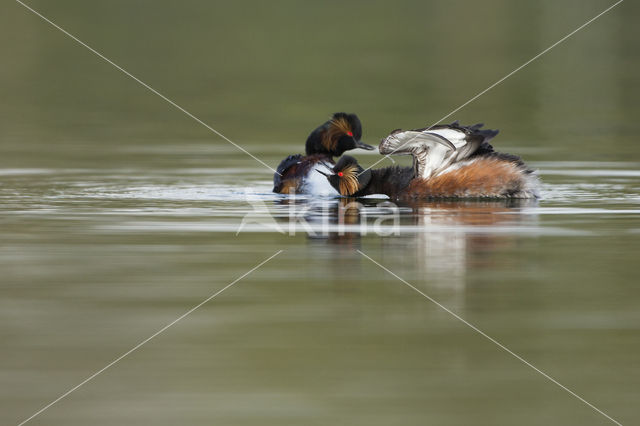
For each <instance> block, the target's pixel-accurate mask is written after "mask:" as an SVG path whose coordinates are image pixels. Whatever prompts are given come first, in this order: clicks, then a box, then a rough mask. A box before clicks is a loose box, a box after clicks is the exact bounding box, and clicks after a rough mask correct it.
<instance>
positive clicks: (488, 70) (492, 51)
mask: <svg viewBox="0 0 640 426" xmlns="http://www.w3.org/2000/svg"><path fill="white" fill-rule="evenodd" d="M29 4H30V5H32V6H33V7H34V8H36V9H37V10H39V11H40V12H41V13H43V14H44V15H45V16H47V17H49V18H50V19H51V20H53V21H54V22H56V23H57V24H58V25H60V26H61V27H63V28H66V29H67V30H68V31H70V32H71V33H72V34H75V35H76V36H77V37H79V38H80V39H81V40H83V41H84V42H86V43H87V44H89V45H90V46H92V47H93V48H95V49H96V50H98V51H100V52H102V53H103V54H104V55H106V56H107V57H108V58H110V59H112V60H113V61H114V62H115V63H117V64H119V65H120V66H122V67H124V68H125V69H127V70H128V71H129V72H131V73H132V74H134V75H135V76H137V77H139V78H140V79H142V80H143V81H144V82H146V83H147V84H149V85H151V86H152V87H154V88H156V89H157V90H159V91H160V92H161V93H163V94H165V95H166V96H167V97H169V98H170V99H172V100H174V101H175V102H177V103H178V104H179V105H182V106H183V107H185V108H186V109H187V110H189V111H190V112H192V113H193V114H195V115H196V116H198V117H199V118H201V119H202V120H204V121H205V122H206V123H208V124H210V125H212V126H213V127H214V128H216V129H217V130H219V131H220V132H222V133H223V134H225V135H227V136H228V137H229V138H231V139H232V140H234V141H236V142H238V143H240V144H241V145H243V146H246V147H247V148H249V149H250V150H251V152H254V153H256V155H259V156H260V157H261V158H262V157H266V158H267V159H269V160H272V161H274V162H277V161H278V159H279V157H278V155H282V154H286V153H290V151H292V150H293V151H296V150H300V146H301V142H303V141H304V139H305V138H306V136H307V134H308V133H309V131H310V130H311V129H312V128H313V127H315V126H316V125H317V124H319V123H320V122H322V121H323V120H324V119H325V118H326V117H327V116H328V115H329V114H330V113H332V112H334V111H339V110H345V111H354V112H357V113H358V114H359V115H360V117H361V118H362V121H363V123H364V129H365V131H364V135H365V138H366V139H367V140H370V141H372V142H374V143H376V142H377V141H378V140H379V139H380V138H381V137H383V136H385V135H386V134H387V133H388V132H389V131H390V130H392V129H394V128H415V127H418V126H423V125H427V124H432V123H434V122H435V121H437V120H439V119H440V118H442V117H443V116H444V115H445V114H447V113H449V112H450V111H451V110H453V109H454V108H456V107H458V106H459V105H461V104H462V103H464V102H466V101H467V100H468V99H469V98H471V97H472V96H473V95H475V94H476V93H478V92H480V91H481V90H483V89H485V88H486V87H488V86H489V85H490V84H492V83H494V82H495V81H497V80H498V79H499V78H501V77H503V76H504V75H506V74H507V73H508V72H510V71H511V70H513V69H515V68H516V67H518V66H519V65H521V64H522V63H524V62H525V61H527V60H529V59H530V58H532V57H533V56H534V55H536V54H537V53H539V52H540V51H542V50H543V49H545V48H546V47H548V46H550V45H551V44H552V43H554V42H556V41H557V40H559V39H560V38H561V37H563V36H564V35H566V34H568V33H569V32H570V31H572V30H573V29H575V28H577V27H578V26H580V25H582V24H583V23H584V22H586V21H587V20H588V19H590V18H592V17H593V16H595V15H596V14H597V13H599V12H600V11H602V10H604V9H605V8H606V7H607V6H608V5H610V4H612V3H610V2H606V1H568V2H556V1H484V2H473V1H460V0H454V1H428V2H427V1H425V2H421V1H398V2H394V3H393V4H391V3H389V2H383V1H366V2H365V1H362V2H359V1H348V2H344V1H336V2H332V1H328V2H296V1H291V2H283V1H276V2H254V1H237V2H205V1H188V2H169V1H109V2H86V1H57V2H38V1H34V2H31V3H29ZM3 9H4V11H3V13H2V14H1V17H0V25H1V26H2V28H3V37H2V39H1V40H0V55H2V58H3V61H2V66H1V67H0V73H1V76H0V77H1V78H0V96H1V97H2V99H3V102H2V105H1V106H0V108H2V109H1V110H0V120H2V121H1V122H0V132H1V133H0V135H1V137H2V140H1V143H2V148H3V155H2V158H1V159H0V161H2V164H3V165H21V166H40V165H45V164H51V163H53V162H60V163H64V164H82V165H87V163H88V162H90V163H91V164H105V162H104V160H105V157H108V158H109V160H110V161H111V160H113V161H117V162H118V163H119V164H125V165H126V164H130V165H135V166H144V165H145V164H148V161H149V159H148V158H147V157H146V156H144V155H142V158H141V156H140V155H132V152H131V150H130V149H129V148H130V147H132V146H134V147H135V146H138V147H144V146H148V145H153V146H158V145H162V144H168V143H169V144H172V143H173V142H174V141H175V140H176V139H179V140H181V141H183V142H184V143H185V144H191V145H193V144H196V145H206V147H208V148H209V149H214V147H215V149H220V150H224V151H225V152H226V151H227V150H232V147H230V146H229V145H228V144H227V143H226V142H224V141H223V140H221V139H220V138H219V137H217V136H215V135H213V134H211V133H210V132H209V131H208V130H207V129H205V128H203V127H201V126H199V125H198V124H196V123H194V122H192V121H191V120H190V119H189V118H187V117H186V116H184V115H183V114H181V113H179V112H178V111H176V110H175V109H173V107H171V106H170V105H168V104H167V103H166V102H164V101H163V100H162V99H160V98H158V97H156V96H154V95H152V94H151V93H146V89H144V88H142V87H140V86H139V85H138V84H137V83H136V82H134V81H133V80H131V79H130V78H128V77H126V76H125V75H123V74H122V73H120V72H119V71H118V70H116V69H115V68H114V67H112V66H110V65H108V64H107V63H105V62H104V61H102V60H101V59H99V58H98V57H96V56H95V55H93V54H92V53H91V52H89V51H88V50H86V49H85V48H83V47H80V46H79V45H78V44H77V43H75V42H74V41H72V40H71V39H69V38H68V37H66V36H64V35H63V34H62V33H60V32H58V31H57V30H55V29H54V28H52V27H51V26H50V25H49V24H46V23H45V22H44V21H42V20H41V19H40V18H38V17H36V16H35V15H33V14H32V13H31V12H29V11H27V10H26V9H25V8H23V7H22V6H20V5H19V4H18V3H12V2H8V3H7V4H5V5H4V6H3ZM637 11H638V6H637V5H636V4H635V3H634V2H630V1H627V2H624V3H622V5H621V6H618V8H616V9H614V10H613V11H611V12H609V13H608V14H606V15H605V16H603V17H602V18H601V19H599V20H597V21H596V22H594V23H593V24H591V25H590V26H588V27H587V28H586V29H584V30H583V31H581V32H579V33H578V34H576V35H575V36H574V37H571V38H570V39H568V40H567V41H566V42H565V43H563V44H561V45H559V46H558V47H556V48H555V49H554V50H552V51H550V52H549V53H547V54H546V55H544V57H542V58H540V59H539V60H537V61H535V62H534V63H532V64H530V65H529V66H527V67H526V68H524V69H523V70H521V71H520V72H518V73H517V74H515V75H514V76H513V77H511V78H509V79H508V80H507V81H505V82H504V83H503V84H501V85H499V86H498V87H496V88H495V89H493V90H492V91H491V92H490V95H489V96H482V97H481V98H479V99H478V100H476V101H475V102H473V103H471V104H470V105H469V106H467V107H466V108H464V109H463V110H462V111H460V112H458V113H456V114H455V115H454V116H453V117H451V118H449V119H448V120H453V119H459V120H461V121H462V122H463V123H470V122H476V121H483V122H485V123H486V124H487V126H489V127H494V128H495V127H497V128H500V129H501V130H502V132H503V134H502V135H501V141H502V143H503V144H507V145H508V146H513V147H516V149H518V150H519V152H521V153H524V154H527V155H528V157H529V158H532V159H557V158H561V159H563V158H570V159H572V160H603V159H606V160H611V159H627V158H629V156H637V155H638V154H640V148H639V147H638V146H639V145H638V144H637V143H636V140H635V139H636V134H637V129H638V126H637V117H638V113H639V109H638V102H637V99H638V96H639V95H640V93H639V89H638V84H637V78H638V77H637V76H638V61H639V58H638V54H639V51H640V50H639V49H638V30H637V26H636V25H635V22H636V19H637V17H638V14H637ZM284 146H286V149H285V148H283V147H284ZM539 148H544V151H545V152H544V153H542V152H539V150H538V149H539ZM276 150H278V151H281V152H277V155H276V156H274V157H273V158H272V157H271V155H272V153H274V151H276ZM529 154H530V155H529ZM265 171H267V170H265Z"/></svg>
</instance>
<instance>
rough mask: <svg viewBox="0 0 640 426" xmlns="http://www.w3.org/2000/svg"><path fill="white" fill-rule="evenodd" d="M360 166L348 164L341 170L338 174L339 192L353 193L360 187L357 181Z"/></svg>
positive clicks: (343, 193)
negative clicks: (340, 174) (339, 174)
mask: <svg viewBox="0 0 640 426" xmlns="http://www.w3.org/2000/svg"><path fill="white" fill-rule="evenodd" d="M360 170H361V168H360V167H358V165H357V164H354V165H350V166H347V167H345V168H344V169H342V170H341V173H342V176H340V190H339V192H340V194H342V195H353V194H355V193H356V192H358V190H359V189H360V184H359V182H358V173H359V172H360Z"/></svg>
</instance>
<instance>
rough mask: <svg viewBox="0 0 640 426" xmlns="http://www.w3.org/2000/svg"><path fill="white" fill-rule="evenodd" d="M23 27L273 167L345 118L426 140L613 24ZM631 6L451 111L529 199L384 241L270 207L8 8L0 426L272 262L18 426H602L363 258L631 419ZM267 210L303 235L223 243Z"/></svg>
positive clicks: (175, 13)
mask: <svg viewBox="0 0 640 426" xmlns="http://www.w3.org/2000/svg"><path fill="white" fill-rule="evenodd" d="M627 3H628V4H627ZM29 4H30V5H32V6H33V7H34V8H36V9H37V10H39V11H41V12H42V13H43V14H45V15H46V16H47V17H49V18H50V19H52V20H53V21H55V22H56V23H57V24H59V25H61V26H62V27H64V28H66V29H67V30H69V31H70V32H71V33H73V34H75V35H76V36H78V37H79V38H80V39H82V40H83V41H85V42H86V43H88V44H89V45H91V46H92V47H94V48H96V49H97V50H99V51H101V52H102V53H104V54H105V55H106V56H108V57H109V58H111V59H112V60H113V61H115V62H116V63H118V64H119V65H121V66H123V67H124V68H126V69H127V70H129V71H130V72H132V73H133V74H135V75H136V76H138V77H139V78H141V79H142V80H143V81H145V82H146V83H148V84H150V85H152V86H153V87H155V88H156V89H158V90H159V91H160V92H162V93H163V94H165V95H166V96H168V97H169V98H171V99H173V100H175V101H176V102H177V103H178V104H180V105H182V106H183V107H185V108H187V109H188V110H189V111H191V112H192V113H194V114H195V115H197V116H198V117H199V118H201V119H202V120H204V121H205V122H207V123H208V124H210V125H212V126H213V127H215V128H216V129H218V130H219V131H221V132H222V133H224V134H225V135H227V136H228V137H230V138H231V139H232V140H234V141H235V142H237V143H239V144H240V145H242V146H243V147H245V148H246V149H248V150H249V151H250V152H251V153H252V154H254V155H256V156H257V157H259V158H260V159H262V160H264V161H265V162H266V163H268V164H269V165H272V166H274V167H275V166H276V165H277V164H278V162H279V161H280V160H281V159H282V157H284V156H285V155H288V154H291V153H295V152H299V151H301V150H302V146H303V142H304V139H305V138H306V136H307V134H308V132H309V131H310V130H311V129H312V128H314V127H315V126H316V125H318V124H319V123H321V122H322V121H324V120H325V119H326V117H327V116H328V115H329V114H330V113H332V112H334V111H339V110H347V111H354V112H357V113H358V114H359V115H360V117H361V119H362V121H363V125H364V139H365V140H366V141H369V142H371V143H374V144H375V143H377V141H378V140H379V139H380V138H381V137H383V136H385V135H386V134H387V133H388V131H389V130H392V129H394V128H398V127H404V128H415V127H420V126H425V125H429V124H432V123H433V122H434V121H436V120H438V119H439V118H440V117H442V116H444V115H445V114H447V113H448V112H449V111H451V110H453V109H454V108H456V107H457V106H459V105H460V104H462V103H463V102H465V101H466V100H467V99H469V98H470V97H472V96H473V95H475V94H476V93H478V92H479V91H481V90H483V89H484V88H486V87H487V86H488V85H490V84H491V83H493V82H494V81H496V80H497V79H498V78H500V77H502V76H504V75H505V74H506V73H508V72H509V71H511V70H513V69H514V68H516V67H517V66H519V65H520V64H522V63H523V62H525V61H526V60H528V59H529V58H531V57H532V56H534V55H535V54H537V53H538V52H540V51H541V50H543V49H544V48H546V47H547V46H549V45H550V44H552V43H554V42H555V41H556V40H558V39H559V38H561V37H562V36H564V35H565V34H567V33H568V32H570V31H571V30H573V29H574V28H576V27H578V26H579V25H581V24H582V23H584V22H585V21H587V20H588V19H590V18H591V17H593V16H595V15H596V14H597V13H599V12H600V11H601V10H603V9H605V8H606V7H607V6H608V5H609V4H610V3H607V2H602V1H587V2H566V3H563V4H556V3H554V2H550V1H549V2H546V1H545V2H508V1H491V2H482V4H480V2H478V4H476V3H474V2H463V1H455V2H433V3H426V2H424V3H423V2H396V3H394V4H393V5H392V4H390V3H387V2H347V3H343V2H323V3H316V4H313V5H310V4H303V3H298V2H275V3H273V2H269V3H264V4H263V3H261V2H252V1H247V2H238V3H230V2H229V3H226V4H209V3H208V2H186V3H180V4H178V3H175V4H174V3H173V2H147V1H139V2H124V1H120V2H103V4H97V3H95V4H94V3H90V2H80V1H59V2H44V1H33V2H31V3H29ZM637 12H638V7H637V6H635V5H633V4H631V2H625V3H623V4H621V5H620V6H619V7H618V8H616V9H614V10H613V11H611V12H610V13H609V14H607V15H605V16H603V17H602V18H601V19H599V20H597V21H596V22H594V23H593V24H591V25H590V26H589V27H587V28H586V29H584V30H583V31H582V32H579V33H578V34H576V35H575V36H574V37H572V38H571V39H569V40H567V41H566V42H565V43H564V44H562V45H560V46H558V47H557V48H556V49H554V50H552V51H551V52H549V53H548V54H547V55H545V56H543V57H542V58H540V59H539V60H538V61H536V62H534V63H533V64H531V65H529V66H528V67H527V68H525V69H523V70H522V71H520V72H519V73H517V74H516V75H514V76H513V77H511V78H510V79H508V80H507V81H505V82H504V83H503V84H502V85H500V86H498V87H496V88H495V89H493V90H492V91H491V92H489V93H487V94H486V95H484V96H483V97H481V98H479V99H478V100H477V101H475V102H474V103H472V104H470V105H469V106H467V107H466V108H464V109H463V110H461V111H460V112H458V113H457V114H455V116H454V117H452V118H451V119H454V118H456V119H460V120H461V121H462V122H463V123H468V122H476V121H484V122H485V123H487V126H488V127H490V128H500V129H501V131H502V133H501V134H500V135H499V137H498V138H497V139H496V140H495V145H496V147H497V148H499V149H501V150H504V151H507V152H513V153H517V154H521V155H523V156H524V158H525V160H527V161H528V162H529V163H530V164H531V165H532V166H534V167H535V168H536V169H538V170H539V173H540V176H541V179H542V181H543V187H542V195H543V198H542V200H540V201H539V202H533V203H515V204H505V203H481V202H470V203H435V202H434V203H421V204H417V205H402V206H400V210H399V211H400V217H399V221H398V229H397V232H395V233H391V235H384V236H383V235H378V234H376V233H375V232H371V231H372V230H373V228H372V226H373V224H374V222H375V221H376V220H378V219H380V220H382V219H385V218H387V220H385V221H383V222H382V223H383V225H384V227H383V228H382V229H383V231H385V232H388V231H395V230H396V229H395V228H394V229H392V225H393V221H390V220H388V218H389V215H388V210H385V208H384V207H381V206H377V204H378V203H379V202H380V201H381V200H365V201H363V205H362V207H361V208H360V210H358V211H354V210H350V211H349V212H348V213H347V214H346V215H345V216H344V217H341V216H340V214H339V209H340V206H341V205H344V203H343V202H340V201H338V200H330V199H327V200H308V199H299V200H296V201H292V200H290V199H288V198H286V197H284V198H283V197H281V196H276V195H274V194H271V193H270V189H271V171H270V170H268V169H266V168H265V167H263V166H261V165H260V164H258V163H257V162H255V161H254V160H253V159H251V158H250V157H248V156H246V155H245V154H243V153H242V152H240V151H238V150H237V149H236V148H234V147H233V146H231V145H230V144H228V143H227V142H225V141H223V140H222V139H220V138H219V137H218V136H216V135H214V134H212V133H210V132H209V131H208V130H207V129H205V128H204V127H202V126H200V125H199V124H197V123H196V122H194V121H193V120H191V119H190V118H188V117H186V116H185V115H184V114H182V113H181V112H179V111H177V110H176V109H174V108H173V107H171V106H170V105H168V104H167V103H166V102H164V101H163V100H162V99H160V98H158V97H157V96H155V95H153V94H152V93H150V92H149V91H147V90H146V89H144V88H142V87H140V86H139V85H138V84H137V83H136V82H134V81H133V80H131V79H129V78H128V77H126V76H125V75H123V74H122V73H120V72H119V71H118V70H116V69H115V68H113V67H112V66H110V65H109V64H107V63H105V62H104V61H102V60H100V59H99V58H97V57H96V56H95V55H93V54H91V53H90V52H88V51H87V50H86V49H84V48H83V47H81V46H79V45H77V44H76V43H75V42H73V41H72V40H71V39H69V38H67V37H65V36H64V35H63V34H61V33H60V32H57V31H56V30H55V29H53V28H52V27H50V26H49V25H48V24H46V23H45V22H43V21H42V20H40V19H39V18H37V17H36V16H34V15H33V14H31V13H30V12H29V11H27V10H26V9H24V8H23V7H21V6H20V5H19V4H17V3H11V2H8V3H5V4H4V5H3V6H2V13H0V28H2V33H3V37H2V38H0V55H2V56H1V57H2V65H1V66H0V77H1V78H0V94H1V95H2V102H0V148H1V154H0V295H1V296H0V342H1V343H0V383H1V386H0V423H1V424H18V423H20V422H21V421H23V420H25V419H26V418H28V417H29V416H31V415H32V414H34V413H35V412H37V411H38V410H39V409H41V408H42V407H44V406H45V405H47V404H48V403H50V402H51V401H53V400H55V399H56V398H57V397H59V396H60V395H62V394H63V393H64V392H66V391H67V390H69V389H71V388H73V387H74V386H76V385H77V384H79V383H81V382H82V381H83V380H84V379H86V378H87V377H89V376H90V375H91V374H93V373H94V372H96V371H98V370H100V369H101V368H103V367H104V366H106V365H107V364H109V363H110V362H111V361H113V360H114V359H116V358H117V357H119V356H120V355H122V354H123V353H125V352H126V351H128V350H130V349H131V348H133V347H134V346H135V345H137V344H138V343H140V342H142V341H144V339H146V338H148V337H149V336H151V335H153V334H154V333H155V332H157V331H158V330H160V329H161V328H162V327H164V326H166V325H167V324H169V323H171V322H172V321H174V320H175V319H176V318H178V317H179V316H181V315H182V314H184V313H185V312H187V311H188V310H189V309H191V308H192V307H194V306H196V305H197V304H199V303H201V302H202V301H204V300H205V299H207V298H208V297H209V296H211V295H212V294H214V293H216V292H217V291H219V290H220V289H222V288H224V287H225V286H226V285H228V284H229V283H231V282H233V281H234V280H236V279H237V278H238V277H241V276H242V275H243V274H245V273H246V272H247V271H249V270H250V269H252V268H254V267H255V266H256V265H257V264H259V263H260V262H262V261H263V260H265V259H267V258H268V257H270V256H272V255H273V254H275V253H276V252H278V251H279V250H282V253H281V254H279V255H278V256H276V257H275V258H273V259H272V260H270V261H269V262H268V263H266V264H265V265H264V266H262V267H260V268H259V269H257V270H256V271H255V272H253V273H251V274H250V275H248V276H246V277H245V278H243V279H242V280H240V281H238V282H237V283H236V284H234V285H233V286H232V287H230V288H228V289H227V290H225V291H224V292H223V293H221V294H219V295H218V296H216V297H215V298H214V299H213V300H211V301H209V302H208V303H206V304H205V305H203V306H202V307H200V308H199V309H198V310H196V311H195V312H193V313H192V314H190V315H189V316H187V317H186V318H184V319H182V320H181V321H180V322H178V323H176V324H175V325H174V326H172V327H171V328H169V329H167V330H166V331H164V332H163V333H162V334H160V335H158V336H157V337H155V338H154V339H152V340H151V341H149V342H148V343H146V344H145V345H144V346H142V347H141V348H140V349H138V350H136V351H135V352H133V353H131V354H130V355H129V356H127V357H126V358H124V359H122V360H121V361H119V362H118V363H116V364H114V365H113V366H112V367H111V368H110V369H108V370H106V371H105V372H103V373H102V374H100V375H98V376H97V377H95V378H94V379H93V380H91V381H89V382H87V383H86V384H85V385H83V386H82V387H80V388H78V389H77V390H76V391H75V392H73V393H71V394H70V395H68V396H67V397H66V398H64V399H62V400H60V401H59V402H57V403H56V404H55V405H53V406H52V407H51V408H49V409H48V410H46V411H44V412H42V413H41V414H40V415H39V416H38V417H36V418H34V419H33V420H32V421H31V422H30V423H29V424H43V425H44V424H47V425H86V424H94V425H113V424H149V425H175V424H193V425H209V424H224V425H258V424H259V425H265V424H266V425H289V424H290V425H299V424H317V425H326V424H344V425H388V424H403V425H414V424H415V425H418V424H419V425H423V424H437V425H461V424H473V425H478V424H482V425H484V424H486V425H495V424H520V425H529V424H530V425H539V424H575V425H591V424H593V425H599V424H612V423H611V422H610V421H609V420H607V419H606V418H605V417H604V416H603V415H601V414H599V413H598V412H596V411H595V410H593V409H592V408H590V407H589V406H587V405H585V404H584V403H583V402H581V401H579V400H578V399H576V398H575V397H573V396H572V395H570V394H569V393H567V392H566V391H564V390H562V389H561V388H560V387H558V386H557V385H555V384H553V383H552V382H550V381H549V380H548V379H546V378H545V377H543V376H542V375H540V374H539V373H537V372H536V371H534V370H532V369H531V368H530V367H528V366H526V365H525V364H523V363H522V362H520V361H519V360H517V359H515V358H514V357H512V356H511V355H509V354H508V353H507V352H505V351H504V350H502V349H500V348H499V347H498V346H496V345H495V344H494V343H492V342H490V341H489V340H487V339H486V338H484V337H483V336H481V335H479V334H478V333H477V332H476V331H474V330H472V329H471V328H469V327H468V326H467V325H465V324H463V323H462V322H460V321H459V320H458V319H456V318H454V317H453V316H452V315H451V314H450V313H447V312H445V311H444V310H443V309H441V308H440V307H438V306H436V305H435V304H434V303H432V302H431V301H429V300H427V299H426V298H425V297H423V296H421V295H420V294H418V293H417V292H416V291H415V290H413V289H411V288H409V287H408V286H407V285H405V284H404V283H403V282H402V281H400V280H398V279H397V278H395V277H393V276H392V275H391V274H389V273H387V272H385V271H384V270H382V269H381V268H379V267H378V266H376V265H375V264H374V263H372V262H371V261H369V260H368V259H366V258H365V257H363V256H362V255H361V254H360V253H359V252H358V250H359V251H361V252H363V253H365V254H366V255H367V256H370V257H371V258H372V259H374V260H375V261H377V262H380V263H381V264H382V265H384V266H385V267H386V268H388V269H389V270H391V271H393V272H394V273H395V274H397V275H398V276H400V277H401V278H402V279H404V280H406V281H407V282H408V283H410V284H411V285H413V286H415V288H416V289H418V290H420V291H421V292H424V293H425V294H426V295H428V296H429V297H431V298H433V299H434V300H436V301H437V302H438V303H441V304H442V305H443V306H445V307H446V308H448V309H450V310H451V311H453V312H455V313H456V314H457V315H459V316H460V317H462V318H464V319H465V320H467V321H468V322H469V323H471V324H473V325H474V326H476V327H478V328H479V329H480V330H482V331H484V332H485V333H487V334H488V335H489V336H491V337H493V338H495V339H496V340H497V341H499V342H501V343H502V344H503V345H505V346H506V347H508V348H509V349H510V350H512V351H514V352H515V353H517V354H519V355H520V356H522V357H523V358H524V359H526V360H527V361H529V362H531V363H532V364H533V365H535V366H536V367H537V368H539V369H540V370H542V371H544V372H545V373H547V374H549V375H550V376H552V377H553V378H555V379H556V380H558V381H559V382H560V383H562V384H563V385H565V386H567V387H568V388H570V389H571V390H572V391H574V392H576V393H577V394H578V395H580V396H581V397H583V398H584V399H586V400H587V401H589V402H590V403H592V404H594V405H595V406H596V407H598V408H599V409H600V410H602V411H604V412H605V413H607V414H608V415H610V416H611V417H613V418H615V419H616V420H617V421H619V422H621V423H623V424H634V423H636V422H637V420H638V417H639V415H640V411H639V409H638V400H639V397H640V391H639V390H638V389H640V387H639V385H640V361H639V360H640V358H639V357H638V352H639V351H640V333H639V331H640V311H639V310H638V306H639V302H640V288H639V287H638V283H639V282H640V273H639V272H638V254H639V251H640V144H638V141H637V135H638V131H639V130H640V129H639V125H638V121H637V118H638V115H639V112H640V108H639V104H638V98H639V96H638V95H640V93H638V86H637V75H638V65H639V64H640V58H639V57H638V52H639V50H638V41H637V40H638V31H637V30H636V29H635V27H636V21H637V17H638V13H637ZM354 154H355V155H356V156H357V157H358V158H359V160H360V161H361V163H363V164H372V163H373V162H374V161H376V160H377V159H378V157H377V156H376V155H375V154H371V153H363V152H355V153H354ZM401 161H406V160H403V159H401ZM387 164H389V163H388V161H386V160H385V162H384V163H383V165H387ZM256 204H257V205H259V206H262V207H260V209H262V210H259V211H258V213H259V214H260V215H261V216H260V217H261V218H263V219H264V218H265V217H269V216H273V217H274V218H275V219H274V221H273V222H272V225H273V224H276V225H280V226H282V227H284V228H285V229H287V226H288V223H289V215H290V214H292V213H293V214H298V213H300V215H301V217H302V218H303V219H304V220H305V221H306V223H308V224H309V227H308V228H307V229H306V230H305V229H303V227H302V226H298V227H297V228H295V229H294V230H295V232H293V234H294V235H290V234H289V233H288V232H285V233H280V232H277V231H276V230H275V229H273V228H268V227H266V226H264V225H262V224H260V223H257V222H256V221H255V220H254V221H246V222H245V226H244V228H243V229H242V231H241V232H240V233H238V234H237V235H236V232H237V230H238V227H239V226H240V225H241V223H242V221H243V218H244V217H245V215H246V214H247V213H250V212H253V213H255V212H256V210H255V209H254V206H255V205H256ZM266 212H269V214H270V215H267V214H266ZM255 217H256V216H254V219H255ZM299 223H300V222H299ZM323 230H326V231H328V232H326V233H324V234H323V233H322V232H319V231H323ZM364 231H367V233H366V234H365V233H364Z"/></svg>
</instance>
